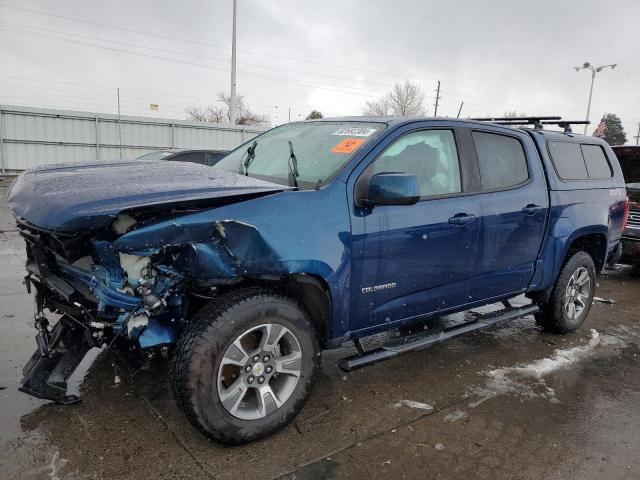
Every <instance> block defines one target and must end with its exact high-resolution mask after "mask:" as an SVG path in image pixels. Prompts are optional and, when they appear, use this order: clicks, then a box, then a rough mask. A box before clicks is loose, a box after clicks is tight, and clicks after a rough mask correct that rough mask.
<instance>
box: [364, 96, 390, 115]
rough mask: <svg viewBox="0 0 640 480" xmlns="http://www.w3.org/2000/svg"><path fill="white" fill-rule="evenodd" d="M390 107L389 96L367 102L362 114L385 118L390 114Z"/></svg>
mask: <svg viewBox="0 0 640 480" xmlns="http://www.w3.org/2000/svg"><path fill="white" fill-rule="evenodd" d="M390 110H391V105H390V104H389V95H388V94H387V95H385V96H384V97H382V98H380V99H378V100H373V101H371V102H367V103H366V105H365V108H364V112H363V113H364V114H365V115H368V116H370V117H386V116H389V115H390V114H391V112H390Z"/></svg>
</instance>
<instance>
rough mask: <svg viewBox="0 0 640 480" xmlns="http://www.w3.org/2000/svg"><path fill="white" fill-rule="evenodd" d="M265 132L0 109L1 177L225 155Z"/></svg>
mask: <svg viewBox="0 0 640 480" xmlns="http://www.w3.org/2000/svg"><path fill="white" fill-rule="evenodd" d="M262 131H264V129H262V128H260V127H253V126H251V127H244V126H241V125H231V124H222V123H200V122H188V121H184V120H171V119H159V118H150V117H130V116H124V115H123V116H121V117H118V115H111V114H105V113H89V112H75V111H70V110H50V109H42V108H30V107H13V106H10V105H0V166H1V168H2V173H5V172H17V171H21V170H26V169H27V168H31V167H35V166H37V165H45V164H47V163H61V162H84V161H96V160H117V159H131V158H135V157H138V156H140V155H142V154H144V153H148V152H151V151H153V150H160V149H179V148H198V149H213V150H230V149H232V148H235V147H237V146H238V145H240V144H241V143H243V142H246V141H247V140H249V139H250V138H252V137H254V136H256V135H257V134H259V133H261V132H262Z"/></svg>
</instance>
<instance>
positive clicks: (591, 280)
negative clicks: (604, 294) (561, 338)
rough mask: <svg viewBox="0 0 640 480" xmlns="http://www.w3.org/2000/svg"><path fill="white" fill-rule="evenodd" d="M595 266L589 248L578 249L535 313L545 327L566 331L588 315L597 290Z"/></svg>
mask: <svg viewBox="0 0 640 480" xmlns="http://www.w3.org/2000/svg"><path fill="white" fill-rule="evenodd" d="M595 279H596V267H595V265H594V263H593V259H592V258H591V256H590V255H589V254H588V253H586V252H577V253H575V254H574V255H573V256H572V257H571V258H570V259H569V261H567V263H566V264H565V265H564V267H563V268H562V270H561V271H560V275H559V276H558V280H557V281H556V285H555V287H554V289H553V292H552V293H551V296H550V298H549V301H548V302H547V303H546V304H544V305H542V306H541V310H540V312H538V313H537V314H536V316H535V317H536V321H537V323H538V325H540V326H541V327H543V328H544V329H545V330H548V331H551V332H556V333H566V332H571V331H573V330H576V329H577V328H579V327H580V325H582V323H583V322H584V321H585V319H586V318H587V315H588V314H589V310H590V309H591V304H592V302H593V296H594V293H595Z"/></svg>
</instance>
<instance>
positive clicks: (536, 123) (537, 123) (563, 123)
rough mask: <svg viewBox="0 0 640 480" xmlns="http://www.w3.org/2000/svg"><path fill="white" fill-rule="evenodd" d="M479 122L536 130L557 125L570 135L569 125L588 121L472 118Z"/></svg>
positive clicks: (560, 118)
mask: <svg viewBox="0 0 640 480" xmlns="http://www.w3.org/2000/svg"><path fill="white" fill-rule="evenodd" d="M471 120H475V121H479V122H491V123H495V124H497V125H507V126H514V125H533V127H534V128H535V129H536V130H540V129H542V128H543V125H558V126H559V127H560V128H563V129H564V131H565V133H572V130H571V125H589V124H590V123H591V122H590V121H588V120H562V117H551V116H548V117H483V118H472V119H471Z"/></svg>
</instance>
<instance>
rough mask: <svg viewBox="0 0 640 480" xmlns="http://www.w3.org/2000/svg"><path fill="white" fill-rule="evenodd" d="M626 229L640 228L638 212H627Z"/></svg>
mask: <svg viewBox="0 0 640 480" xmlns="http://www.w3.org/2000/svg"><path fill="white" fill-rule="evenodd" d="M627 227H632V228H640V210H631V211H630V212H629V221H628V222H627Z"/></svg>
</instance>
